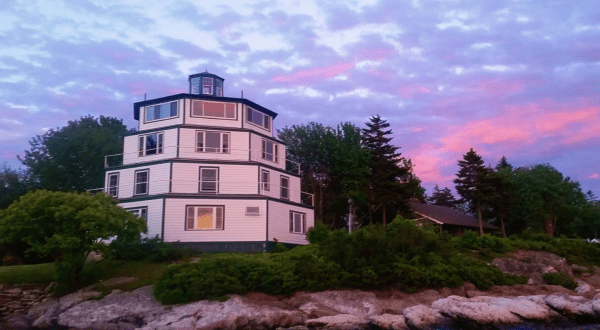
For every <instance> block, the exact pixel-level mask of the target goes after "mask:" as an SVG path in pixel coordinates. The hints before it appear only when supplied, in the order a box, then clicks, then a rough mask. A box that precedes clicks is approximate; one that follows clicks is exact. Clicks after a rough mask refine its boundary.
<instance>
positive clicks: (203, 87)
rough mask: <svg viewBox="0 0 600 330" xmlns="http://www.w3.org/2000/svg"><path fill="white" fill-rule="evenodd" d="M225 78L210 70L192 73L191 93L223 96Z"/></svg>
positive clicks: (190, 79)
mask: <svg viewBox="0 0 600 330" xmlns="http://www.w3.org/2000/svg"><path fill="white" fill-rule="evenodd" d="M224 80H225V79H223V78H221V77H219V76H217V75H216V74H212V73H210V72H208V71H206V72H202V73H196V74H193V75H190V77H189V78H188V81H189V82H190V94H198V95H212V96H218V97H222V96H223V81H224Z"/></svg>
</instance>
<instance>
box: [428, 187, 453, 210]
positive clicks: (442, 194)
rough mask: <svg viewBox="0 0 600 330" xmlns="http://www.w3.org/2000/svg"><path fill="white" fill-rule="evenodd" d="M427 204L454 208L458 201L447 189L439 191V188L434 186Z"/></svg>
mask: <svg viewBox="0 0 600 330" xmlns="http://www.w3.org/2000/svg"><path fill="white" fill-rule="evenodd" d="M427 202H428V203H429V204H434V205H441V206H448V207H456V204H457V203H458V201H457V200H456V198H454V195H452V192H451V191H450V189H449V188H448V187H444V189H440V187H439V186H438V185H437V184H436V185H435V187H434V188H433V194H431V197H429V198H427Z"/></svg>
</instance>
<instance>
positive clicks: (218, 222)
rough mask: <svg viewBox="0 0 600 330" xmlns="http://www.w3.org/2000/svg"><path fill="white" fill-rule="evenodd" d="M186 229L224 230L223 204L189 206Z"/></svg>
mask: <svg viewBox="0 0 600 330" xmlns="http://www.w3.org/2000/svg"><path fill="white" fill-rule="evenodd" d="M186 208H187V210H186V222H185V229H186V230H211V229H219V230H223V227H224V226H223V222H224V221H223V213H224V211H225V210H224V207H223V206H205V205H202V206H187V207H186Z"/></svg>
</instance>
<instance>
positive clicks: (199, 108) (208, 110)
mask: <svg viewBox="0 0 600 330" xmlns="http://www.w3.org/2000/svg"><path fill="white" fill-rule="evenodd" d="M192 117H211V118H225V119H235V103H226V102H211V101H201V100H193V101H192Z"/></svg>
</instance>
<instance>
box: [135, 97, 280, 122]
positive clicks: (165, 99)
mask: <svg viewBox="0 0 600 330" xmlns="http://www.w3.org/2000/svg"><path fill="white" fill-rule="evenodd" d="M183 98H188V99H194V100H207V101H224V102H238V103H242V104H245V105H247V106H250V107H252V108H254V109H256V110H258V111H260V112H262V113H265V114H267V115H269V116H271V117H273V119H275V117H277V113H276V112H273V111H271V110H269V109H267V108H265V107H263V106H262V105H258V104H256V103H254V102H252V101H250V100H247V99H242V98H238V97H219V96H212V95H198V94H189V93H180V94H175V95H169V96H165V97H161V98H158V99H152V100H146V101H140V102H135V103H134V104H133V119H135V120H140V107H145V106H148V105H153V104H157V103H164V102H169V101H176V100H180V99H183Z"/></svg>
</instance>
